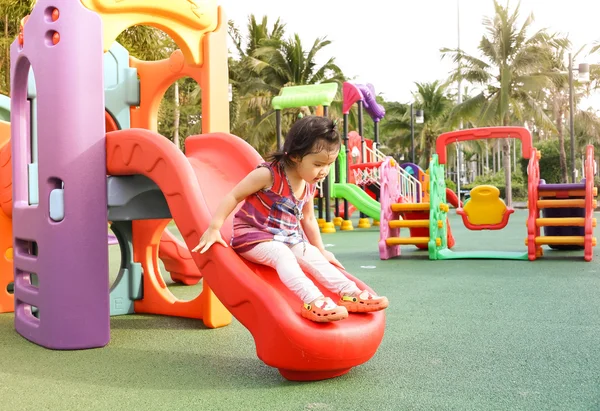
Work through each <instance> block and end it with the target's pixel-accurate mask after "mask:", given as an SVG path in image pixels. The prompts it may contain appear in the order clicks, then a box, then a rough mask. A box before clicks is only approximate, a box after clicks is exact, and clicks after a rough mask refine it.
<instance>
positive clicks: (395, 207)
mask: <svg viewBox="0 0 600 411" xmlns="http://www.w3.org/2000/svg"><path fill="white" fill-rule="evenodd" d="M392 211H429V203H395V204H392Z"/></svg>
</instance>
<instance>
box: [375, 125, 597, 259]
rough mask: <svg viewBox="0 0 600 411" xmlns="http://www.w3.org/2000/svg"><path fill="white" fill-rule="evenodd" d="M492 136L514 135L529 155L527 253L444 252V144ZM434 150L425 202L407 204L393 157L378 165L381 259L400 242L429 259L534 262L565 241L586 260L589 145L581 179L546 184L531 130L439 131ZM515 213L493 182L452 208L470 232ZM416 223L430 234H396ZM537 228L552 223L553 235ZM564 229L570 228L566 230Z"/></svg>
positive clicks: (396, 251)
mask: <svg viewBox="0 0 600 411" xmlns="http://www.w3.org/2000/svg"><path fill="white" fill-rule="evenodd" d="M491 138H517V139H519V140H520V141H521V143H522V152H523V158H526V159H529V165H528V208H529V218H528V220H527V239H526V240H525V245H526V246H527V251H526V252H524V253H519V252H499V251H466V252H455V251H451V250H449V244H448V243H447V229H448V226H447V213H448V211H449V209H448V206H447V205H446V187H445V183H444V164H445V162H446V146H447V145H448V144H450V143H454V142H459V141H465V140H477V139H491ZM436 152H437V154H434V155H433V156H432V159H431V163H430V168H429V203H411V202H406V201H405V200H404V198H403V197H402V196H401V195H400V192H399V189H398V186H399V184H398V181H399V179H400V177H399V175H398V173H397V171H396V168H395V167H394V165H393V163H392V161H393V160H391V159H390V160H388V161H386V162H384V164H383V165H382V170H381V174H382V185H381V204H382V206H381V207H382V213H381V215H382V217H381V227H382V228H381V237H380V241H379V252H380V257H381V258H382V259H388V258H391V257H394V256H398V255H400V246H401V245H404V244H422V245H427V248H428V251H429V258H430V259H433V260H445V259H459V258H496V259H514V260H527V259H529V260H535V259H536V258H538V257H541V256H542V255H543V252H542V248H541V246H542V245H544V244H547V245H554V246H557V245H566V246H581V247H583V248H584V259H585V260H586V261H591V259H592V247H593V246H595V245H596V239H595V238H594V237H593V236H592V235H593V227H595V226H596V220H595V219H594V218H593V210H594V208H595V207H596V200H595V199H594V197H595V196H596V195H597V189H596V188H595V187H594V183H593V181H594V151H593V146H588V147H587V149H586V159H585V180H584V181H583V182H582V183H581V184H576V185H571V184H553V185H546V184H543V183H541V181H540V171H539V158H540V153H539V152H538V151H537V150H536V149H535V148H533V147H532V140H531V134H530V133H529V131H528V130H527V129H525V128H522V127H485V128H476V129H467V130H459V131H454V132H450V133H444V134H442V135H440V136H439V137H438V139H437V141H436ZM548 208H550V209H561V210H564V215H555V216H553V217H546V218H540V210H541V209H548ZM578 209H579V210H582V211H583V216H582V217H572V216H571V215H572V214H573V213H578V212H579V211H578ZM416 211H423V212H426V213H428V214H429V216H428V219H427V220H425V219H423V220H420V221H418V222H415V221H405V220H402V219H401V218H400V216H401V214H402V213H406V212H416ZM513 212H514V210H512V209H511V208H508V207H506V205H505V204H504V202H503V201H502V199H500V196H499V191H498V189H497V188H496V187H493V186H488V185H486V186H478V187H475V188H474V189H473V190H471V199H470V200H468V201H467V202H466V203H465V205H464V207H459V208H458V209H457V214H459V215H461V217H462V218H463V223H464V224H465V226H466V227H467V228H469V229H471V230H500V229H502V228H504V227H505V226H506V224H507V223H508V220H509V217H510V215H511V214H512V213H513ZM413 224H418V225H419V226H421V227H425V226H428V228H429V233H428V234H429V235H428V236H423V237H417V238H414V237H412V238H406V237H400V236H399V230H400V229H401V228H404V227H411V226H412V225H413ZM540 227H553V228H555V229H556V233H555V235H551V236H541V235H540ZM565 227H568V228H570V229H568V230H565V229H564V228H565ZM577 227H579V229H580V230H581V234H580V235H572V234H571V232H570V231H571V230H572V229H573V228H575V229H577Z"/></svg>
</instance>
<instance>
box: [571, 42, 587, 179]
mask: <svg viewBox="0 0 600 411" xmlns="http://www.w3.org/2000/svg"><path fill="white" fill-rule="evenodd" d="M576 70H577V72H578V74H579V75H578V77H577V80H578V81H580V82H582V83H587V82H588V81H589V80H590V65H589V64H586V63H582V64H580V65H579V67H578V68H577V69H576ZM574 94H575V93H574V91H573V56H572V55H571V53H569V132H570V134H571V183H575V174H576V173H577V167H576V166H575V124H574V122H573V117H574V106H575V103H574Z"/></svg>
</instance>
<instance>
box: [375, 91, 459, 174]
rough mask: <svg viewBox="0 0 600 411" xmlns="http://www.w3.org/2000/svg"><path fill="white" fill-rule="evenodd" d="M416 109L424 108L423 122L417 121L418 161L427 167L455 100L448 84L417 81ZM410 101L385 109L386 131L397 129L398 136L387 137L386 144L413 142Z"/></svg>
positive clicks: (392, 131) (445, 126)
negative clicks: (448, 92) (448, 89)
mask: <svg viewBox="0 0 600 411" xmlns="http://www.w3.org/2000/svg"><path fill="white" fill-rule="evenodd" d="M415 84H416V86H417V92H416V93H415V94H414V99H415V101H416V104H415V105H414V107H413V108H414V109H417V108H418V109H422V110H423V111H424V112H425V119H424V122H423V124H421V125H418V126H417V125H415V124H414V123H413V126H414V127H415V133H416V136H415V137H416V140H417V147H416V155H415V157H416V158H417V159H418V160H417V161H416V162H417V163H418V164H419V165H421V166H422V167H424V168H427V167H428V165H429V158H430V157H431V154H432V153H433V149H434V147H435V141H436V139H437V137H438V136H439V135H440V134H442V133H444V132H445V131H447V130H448V126H447V119H448V114H449V113H450V111H451V109H452V107H453V105H454V103H453V100H451V99H450V97H449V96H448V95H447V93H446V88H447V86H446V85H445V84H440V82H439V81H434V82H433V83H415ZM410 116H411V113H410V105H408V104H404V105H401V104H392V105H390V110H389V111H387V112H386V117H387V118H386V120H385V122H384V123H383V125H382V128H383V129H384V130H385V131H386V132H387V133H396V135H397V137H395V138H392V139H388V140H386V145H387V146H388V147H389V146H397V147H398V146H399V147H402V149H404V148H405V147H406V146H407V144H410Z"/></svg>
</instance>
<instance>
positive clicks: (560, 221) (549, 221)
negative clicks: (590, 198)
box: [535, 217, 596, 227]
mask: <svg viewBox="0 0 600 411" xmlns="http://www.w3.org/2000/svg"><path fill="white" fill-rule="evenodd" d="M535 223H536V224H537V226H538V227H560V226H562V227H564V226H569V227H584V226H585V218H583V217H562V218H561V217H552V218H537V219H536V220H535ZM592 227H596V219H595V218H592Z"/></svg>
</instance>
